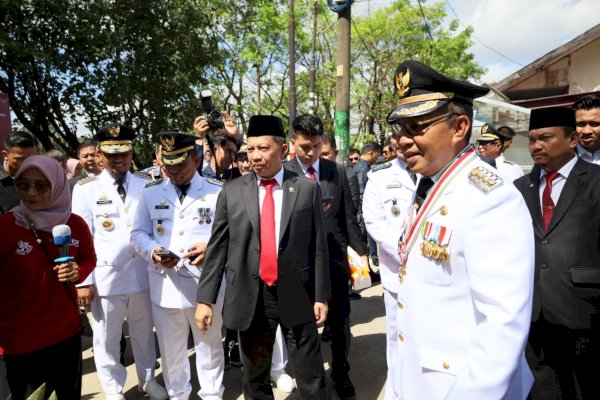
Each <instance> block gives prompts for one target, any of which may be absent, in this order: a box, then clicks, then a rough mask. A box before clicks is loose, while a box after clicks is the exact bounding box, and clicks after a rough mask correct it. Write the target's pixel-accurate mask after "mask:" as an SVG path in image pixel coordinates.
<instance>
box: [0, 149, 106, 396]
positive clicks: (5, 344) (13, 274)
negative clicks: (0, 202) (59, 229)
mask: <svg viewBox="0 0 600 400" xmlns="http://www.w3.org/2000/svg"><path fill="white" fill-rule="evenodd" d="M15 186H16V188H17V191H18V194H19V197H20V200H21V202H20V204H19V205H18V206H16V207H15V208H13V209H12V210H11V211H10V212H8V213H6V214H3V215H0V238H2V240H1V241H0V305H1V306H0V355H4V358H5V362H6V370H7V379H8V383H9V386H10V389H11V392H12V398H13V399H15V400H20V399H24V398H25V396H26V393H27V392H28V391H29V390H34V389H36V388H37V387H39V386H40V385H42V384H43V383H46V398H47V397H48V396H49V395H50V394H51V393H52V392H53V391H55V392H56V395H57V397H58V399H59V400H62V399H65V400H71V399H79V398H80V397H81V368H80V366H81V338H80V333H79V332H80V330H81V319H80V316H79V310H78V307H77V292H76V289H75V284H77V283H80V282H82V281H83V280H84V279H85V278H86V277H87V276H88V275H89V274H90V272H91V271H92V269H93V268H94V266H95V265H96V255H95V252H94V246H93V241H92V236H91V234H90V231H89V229H88V227H87V225H86V223H85V222H84V221H83V219H82V218H81V217H79V216H78V215H75V214H71V194H70V191H69V185H68V182H67V176H66V173H65V170H64V169H63V167H62V166H61V165H60V164H59V163H58V162H57V161H56V160H53V159H51V158H49V157H47V156H31V157H29V158H27V159H26V160H25V161H24V162H23V164H22V165H21V167H20V168H19V171H18V172H17V173H16V175H15ZM62 224H66V225H68V226H69V227H70V228H71V238H72V240H71V243H70V244H69V245H68V252H69V255H70V256H72V257H73V259H72V261H67V262H58V263H57V262H55V261H54V260H55V259H57V258H58V257H60V256H59V248H58V246H56V245H55V244H54V242H53V238H52V228H53V227H54V226H56V225H62Z"/></svg>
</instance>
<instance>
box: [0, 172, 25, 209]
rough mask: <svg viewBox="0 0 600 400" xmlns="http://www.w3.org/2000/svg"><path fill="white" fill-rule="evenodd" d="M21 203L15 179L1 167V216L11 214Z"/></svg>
mask: <svg viewBox="0 0 600 400" xmlns="http://www.w3.org/2000/svg"><path fill="white" fill-rule="evenodd" d="M19 202H20V199H19V194H18V193H17V188H16V187H15V181H14V179H13V178H12V176H10V175H8V174H7V173H6V171H4V169H3V168H2V167H1V166H0V214H4V213H6V212H9V211H10V210H12V209H13V207H16V206H18V205H19Z"/></svg>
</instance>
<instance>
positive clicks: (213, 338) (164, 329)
mask: <svg viewBox="0 0 600 400" xmlns="http://www.w3.org/2000/svg"><path fill="white" fill-rule="evenodd" d="M158 137H159V142H160V144H161V146H162V162H163V164H164V169H165V173H166V175H167V176H168V179H160V180H155V181H153V182H151V183H148V184H147V185H146V189H145V190H144V192H143V195H142V197H141V199H140V205H139V207H138V209H137V213H136V217H135V220H134V225H133V230H132V232H131V240H132V242H133V245H134V246H135V248H136V250H137V251H138V252H139V253H140V254H141V255H142V257H144V258H145V259H146V260H147V261H149V264H148V271H149V274H150V297H151V299H152V316H153V318H154V323H155V324H156V334H157V337H158V344H159V346H160V352H161V354H162V365H163V376H164V378H165V386H166V388H167V392H168V393H169V397H170V398H171V399H188V398H189V397H190V395H191V392H192V384H191V382H190V378H191V372H190V362H189V359H188V352H187V343H188V336H189V332H190V330H191V331H192V337H193V340H194V349H195V351H196V371H197V375H198V381H199V383H200V391H199V392H198V395H199V396H200V397H201V398H202V399H204V400H217V399H222V396H223V390H224V387H223V371H224V362H225V358H224V354H223V346H222V344H221V326H222V324H223V320H222V317H221V310H222V308H223V294H224V285H222V287H221V292H220V293H219V296H218V299H217V304H213V305H212V307H213V309H215V311H216V313H215V316H214V319H213V324H214V325H215V329H211V330H209V331H208V332H206V334H202V333H201V332H200V330H199V329H198V326H197V325H196V322H195V320H194V313H195V311H196V301H195V300H196V292H197V290H198V280H199V278H200V275H201V273H202V266H203V262H204V250H205V249H206V244H207V243H208V239H209V238H210V231H211V228H212V221H213V218H214V214H215V206H216V202H217V196H218V194H219V192H220V191H221V184H220V182H218V181H216V180H212V179H211V180H210V181H209V180H207V179H205V178H203V177H201V176H200V175H199V174H198V172H197V169H198V167H199V166H200V156H199V155H198V154H197V153H196V149H195V146H194V142H195V138H194V137H193V136H189V135H185V134H182V133H178V132H163V133H161V134H159V136H158ZM161 250H162V251H163V252H164V253H168V252H170V255H160V254H161V253H160V252H161Z"/></svg>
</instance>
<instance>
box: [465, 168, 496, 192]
mask: <svg viewBox="0 0 600 400" xmlns="http://www.w3.org/2000/svg"><path fill="white" fill-rule="evenodd" d="M469 180H470V181H471V183H473V184H474V185H475V186H476V187H477V189H479V190H481V191H482V192H483V193H485V194H488V193H489V192H491V191H492V190H493V189H494V188H496V187H498V186H500V185H501V184H502V182H503V180H502V178H500V177H499V176H498V175H496V174H495V173H494V172H492V171H490V170H489V169H487V168H486V167H483V166H480V167H476V168H473V169H472V170H471V172H469Z"/></svg>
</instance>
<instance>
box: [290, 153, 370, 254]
mask: <svg viewBox="0 0 600 400" xmlns="http://www.w3.org/2000/svg"><path fill="white" fill-rule="evenodd" d="M285 167H286V168H287V169H289V170H290V171H294V172H295V173H297V174H298V175H304V171H302V167H301V166H300V163H299V162H298V159H297V158H294V159H292V160H290V161H289V162H287V163H286V164H285ZM319 184H320V185H321V195H322V197H323V215H324V216H325V229H326V230H327V245H328V247H329V261H330V264H333V263H337V264H343V265H347V264H346V262H345V261H346V260H347V258H346V257H347V250H346V248H347V247H348V245H350V247H352V248H353V249H354V250H355V251H356V252H357V253H358V254H359V255H361V256H362V255H366V254H369V249H368V248H367V246H366V238H365V236H364V235H363V234H362V231H361V230H360V227H359V226H358V223H357V220H356V208H355V207H354V201H353V200H352V193H351V191H350V185H349V183H348V177H347V175H346V170H345V169H344V167H343V166H342V165H340V164H338V163H335V162H333V161H329V160H325V159H321V160H319ZM342 260H343V262H342Z"/></svg>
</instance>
